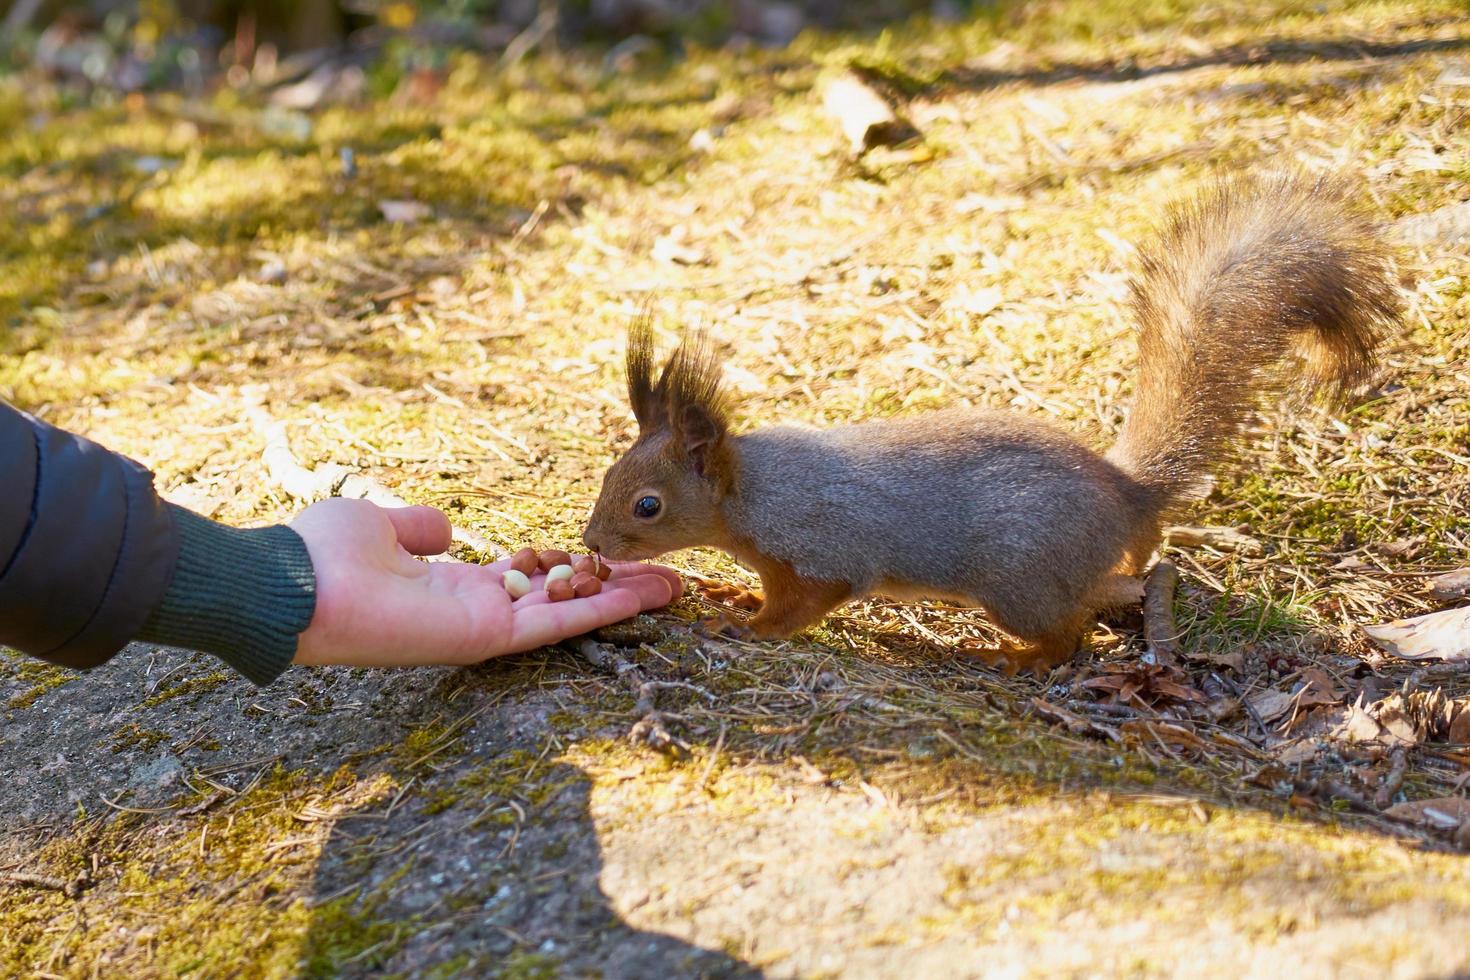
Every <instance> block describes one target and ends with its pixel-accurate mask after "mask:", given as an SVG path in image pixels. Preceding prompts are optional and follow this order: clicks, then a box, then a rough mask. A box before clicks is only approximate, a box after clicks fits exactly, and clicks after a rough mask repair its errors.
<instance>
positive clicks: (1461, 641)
mask: <svg viewBox="0 0 1470 980" xmlns="http://www.w3.org/2000/svg"><path fill="white" fill-rule="evenodd" d="M1363 632H1364V633H1367V634H1368V636H1369V638H1371V639H1372V640H1373V642H1374V643H1377V644H1378V645H1379V646H1380V647H1382V648H1383V649H1384V650H1386V651H1388V652H1389V653H1391V654H1393V655H1394V656H1396V657H1403V658H1404V659H1405V660H1430V659H1437V660H1451V661H1455V660H1470V606H1464V607H1462V608H1460V609H1446V610H1444V611H1442V612H1433V613H1428V614H1427V615H1424V616H1415V617H1413V618H1412V619H1400V620H1395V621H1394V622H1392V623H1387V624H1385V625H1383V626H1365V627H1363Z"/></svg>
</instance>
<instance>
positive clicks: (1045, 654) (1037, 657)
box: [970, 613, 1092, 678]
mask: <svg viewBox="0 0 1470 980" xmlns="http://www.w3.org/2000/svg"><path fill="white" fill-rule="evenodd" d="M1091 618H1092V616H1091V614H1090V613H1088V614H1086V615H1078V616H1076V617H1073V618H1072V619H1070V620H1068V621H1067V622H1065V623H1063V624H1061V625H1059V626H1057V627H1055V628H1054V629H1050V630H1048V631H1047V632H1045V633H1043V634H1041V635H1040V636H1035V637H1018V638H1014V639H1008V640H1005V641H1003V642H1002V643H1001V645H1000V646H999V647H998V648H997V649H995V650H972V651H970V653H971V654H972V655H973V656H976V657H978V658H980V659H981V660H983V661H985V662H986V663H988V664H990V665H991V666H992V667H998V668H1000V669H1001V670H1003V671H1005V672H1006V674H1007V675H1009V676H1011V677H1014V676H1015V675H1016V674H1019V673H1029V674H1033V675H1035V676H1036V677H1038V678H1039V677H1043V676H1045V675H1046V674H1047V673H1048V672H1049V671H1051V669H1052V668H1053V667H1059V666H1061V665H1062V664H1064V663H1066V662H1067V661H1068V660H1071V659H1072V657H1073V656H1075V655H1076V653H1077V650H1078V649H1079V648H1080V647H1081V646H1082V637H1083V631H1084V630H1085V629H1086V628H1087V624H1088V622H1089V621H1090V620H1091Z"/></svg>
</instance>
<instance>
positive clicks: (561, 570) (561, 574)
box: [541, 565, 572, 589]
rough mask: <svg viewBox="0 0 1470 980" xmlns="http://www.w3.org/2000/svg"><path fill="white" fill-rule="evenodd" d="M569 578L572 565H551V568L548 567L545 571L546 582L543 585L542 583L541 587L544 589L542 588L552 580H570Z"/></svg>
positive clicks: (570, 577)
mask: <svg viewBox="0 0 1470 980" xmlns="http://www.w3.org/2000/svg"><path fill="white" fill-rule="evenodd" d="M571 580H572V566H571V565H556V566H555V567H553V568H552V569H550V570H549V571H548V572H547V573H546V584H545V585H542V586H541V587H542V588H543V589H544V588H546V586H547V585H550V584H551V583H552V582H561V581H567V582H570V581H571Z"/></svg>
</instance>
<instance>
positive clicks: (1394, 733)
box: [1335, 694, 1427, 747]
mask: <svg viewBox="0 0 1470 980" xmlns="http://www.w3.org/2000/svg"><path fill="white" fill-rule="evenodd" d="M1416 709H1417V705H1416V704H1414V703H1406V702H1405V701H1404V699H1403V698H1402V697H1401V696H1400V695H1397V694H1392V695H1389V696H1388V697H1386V698H1384V699H1383V700H1382V701H1379V702H1377V703H1376V704H1373V705H1365V704H1364V702H1363V697H1362V696H1361V695H1359V696H1358V700H1357V701H1355V702H1353V704H1352V705H1351V706H1350V707H1349V708H1348V714H1347V718H1346V719H1345V720H1344V721H1343V723H1342V726H1341V727H1340V728H1339V729H1338V730H1337V731H1336V732H1335V734H1336V736H1337V737H1338V738H1343V739H1346V740H1347V741H1349V742H1377V743H1378V744H1380V745H1385V746H1390V747H1393V746H1399V745H1404V746H1414V745H1419V744H1420V743H1422V742H1423V741H1424V738H1425V736H1426V734H1427V730H1426V729H1427V726H1426V725H1425V723H1424V717H1423V712H1422V711H1420V710H1416Z"/></svg>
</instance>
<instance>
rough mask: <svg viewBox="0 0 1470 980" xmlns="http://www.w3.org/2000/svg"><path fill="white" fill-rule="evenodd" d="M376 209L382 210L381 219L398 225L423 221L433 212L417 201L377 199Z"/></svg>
mask: <svg viewBox="0 0 1470 980" xmlns="http://www.w3.org/2000/svg"><path fill="white" fill-rule="evenodd" d="M378 210H379V211H381V212H383V220H385V221H391V222H393V223H394V224H399V225H411V224H413V223H414V222H415V221H423V220H424V219H425V218H427V217H429V216H430V215H432V214H433V213H434V209H433V208H431V207H429V206H428V205H427V204H421V203H420V202H418V201H379V202H378Z"/></svg>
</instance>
